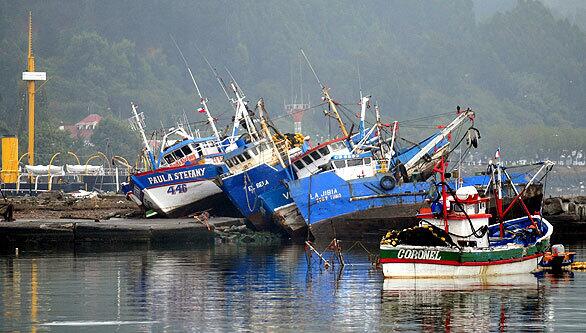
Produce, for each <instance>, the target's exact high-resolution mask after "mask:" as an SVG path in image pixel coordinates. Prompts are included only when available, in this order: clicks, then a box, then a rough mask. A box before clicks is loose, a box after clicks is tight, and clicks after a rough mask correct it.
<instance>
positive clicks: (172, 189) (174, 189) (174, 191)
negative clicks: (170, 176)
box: [167, 184, 187, 195]
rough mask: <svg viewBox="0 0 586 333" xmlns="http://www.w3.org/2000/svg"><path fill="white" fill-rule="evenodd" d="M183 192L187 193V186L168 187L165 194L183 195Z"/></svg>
mask: <svg viewBox="0 0 586 333" xmlns="http://www.w3.org/2000/svg"><path fill="white" fill-rule="evenodd" d="M185 192H187V185H186V184H179V185H176V186H175V185H174V186H169V188H168V189H167V193H169V194H171V195H175V194H177V193H185Z"/></svg>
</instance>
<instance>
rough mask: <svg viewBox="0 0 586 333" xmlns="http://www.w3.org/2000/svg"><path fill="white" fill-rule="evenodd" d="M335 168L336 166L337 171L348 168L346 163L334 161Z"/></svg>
mask: <svg viewBox="0 0 586 333" xmlns="http://www.w3.org/2000/svg"><path fill="white" fill-rule="evenodd" d="M334 166H335V167H336V168H337V169H340V168H345V167H346V163H344V160H340V161H334Z"/></svg>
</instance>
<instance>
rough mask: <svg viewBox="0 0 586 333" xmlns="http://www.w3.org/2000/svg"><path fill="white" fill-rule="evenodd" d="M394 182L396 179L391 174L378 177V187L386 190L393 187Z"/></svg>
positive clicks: (395, 182)
mask: <svg viewBox="0 0 586 333" xmlns="http://www.w3.org/2000/svg"><path fill="white" fill-rule="evenodd" d="M396 184H397V181H396V180H395V178H394V177H393V176H383V178H381V179H380V187H381V188H382V189H383V190H386V191H390V190H392V189H394V188H395V185H396Z"/></svg>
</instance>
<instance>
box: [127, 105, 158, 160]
mask: <svg viewBox="0 0 586 333" xmlns="http://www.w3.org/2000/svg"><path fill="white" fill-rule="evenodd" d="M130 104H131V105H132V117H131V118H130V121H131V124H132V125H134V127H135V129H136V130H138V132H139V133H140V136H141V138H142V143H143V145H144V148H145V149H146V151H147V155H148V157H149V161H150V162H151V166H152V167H153V168H154V167H155V157H154V155H153V151H152V149H151V146H150V145H149V141H148V140H147V137H146V134H145V132H144V115H143V113H142V112H141V113H138V111H137V109H138V107H137V106H136V104H134V102H131V103H130Z"/></svg>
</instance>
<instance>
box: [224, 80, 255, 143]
mask: <svg viewBox="0 0 586 333" xmlns="http://www.w3.org/2000/svg"><path fill="white" fill-rule="evenodd" d="M228 75H230V77H231V81H230V88H231V89H232V92H234V96H236V99H235V100H234V101H235V103H236V116H235V117H234V127H233V129H232V137H236V135H237V134H238V128H239V127H240V120H241V119H242V118H244V123H245V124H246V130H247V131H248V134H249V135H250V138H251V139H254V140H259V139H260V137H259V134H258V132H257V130H256V127H255V126H254V123H253V122H252V119H250V115H249V114H248V108H247V107H246V103H245V102H244V99H245V98H246V96H244V93H243V92H242V89H240V86H239V85H238V83H236V80H235V79H234V77H233V76H232V74H231V73H230V71H228Z"/></svg>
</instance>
